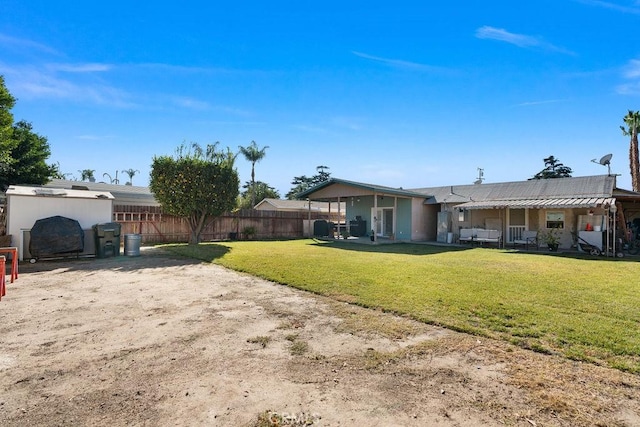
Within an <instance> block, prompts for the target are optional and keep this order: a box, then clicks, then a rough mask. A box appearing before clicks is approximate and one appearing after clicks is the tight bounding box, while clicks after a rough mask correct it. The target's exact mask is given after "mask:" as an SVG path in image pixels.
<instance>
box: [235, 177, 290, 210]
mask: <svg viewBox="0 0 640 427" xmlns="http://www.w3.org/2000/svg"><path fill="white" fill-rule="evenodd" d="M242 188H244V191H243V192H242V193H240V197H239V198H238V208H240V209H253V207H254V206H255V204H252V201H251V197H252V196H254V197H255V200H257V201H258V202H259V201H261V200H264V199H279V198H280V193H278V190H276V189H275V188H273V187H271V186H270V185H269V184H267V183H266V182H262V181H256V182H255V183H251V182H249V181H247V182H246V183H245V184H244V185H243V186H242Z"/></svg>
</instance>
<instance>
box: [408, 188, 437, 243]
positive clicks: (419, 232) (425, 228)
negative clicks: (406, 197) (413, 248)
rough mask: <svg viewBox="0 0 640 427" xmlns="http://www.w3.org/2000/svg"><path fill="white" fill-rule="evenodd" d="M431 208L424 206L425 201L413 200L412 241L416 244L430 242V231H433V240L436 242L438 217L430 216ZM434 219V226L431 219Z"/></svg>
mask: <svg viewBox="0 0 640 427" xmlns="http://www.w3.org/2000/svg"><path fill="white" fill-rule="evenodd" d="M430 208H431V206H427V205H425V204H424V199H419V198H414V199H411V240H413V241H416V242H424V241H427V240H430V239H429V237H430V233H429V231H431V230H433V231H434V233H433V239H434V240H435V229H436V222H435V218H436V217H437V216H436V215H432V214H430V210H433V209H430ZM432 217H433V218H434V221H433V224H431V222H430V218H432Z"/></svg>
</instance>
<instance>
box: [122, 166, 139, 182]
mask: <svg viewBox="0 0 640 427" xmlns="http://www.w3.org/2000/svg"><path fill="white" fill-rule="evenodd" d="M122 173H126V174H127V175H129V182H127V183H126V184H125V185H133V177H134V176H135V175H136V174H137V173H140V171H139V170H136V169H126V170H123V171H122Z"/></svg>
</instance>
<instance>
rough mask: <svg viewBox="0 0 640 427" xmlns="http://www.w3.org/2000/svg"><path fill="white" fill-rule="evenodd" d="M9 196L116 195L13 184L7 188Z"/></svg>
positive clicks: (110, 196)
mask: <svg viewBox="0 0 640 427" xmlns="http://www.w3.org/2000/svg"><path fill="white" fill-rule="evenodd" d="M7 196H27V197H61V198H70V199H111V200H113V199H114V197H113V195H112V194H111V193H109V192H108V191H86V190H72V189H61V188H43V187H29V186H23V185H12V186H10V187H9V188H8V189H7Z"/></svg>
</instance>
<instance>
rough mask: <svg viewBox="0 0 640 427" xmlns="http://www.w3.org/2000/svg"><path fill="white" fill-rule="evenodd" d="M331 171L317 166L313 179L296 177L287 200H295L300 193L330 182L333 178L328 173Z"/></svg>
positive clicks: (303, 176)
mask: <svg viewBox="0 0 640 427" xmlns="http://www.w3.org/2000/svg"><path fill="white" fill-rule="evenodd" d="M327 169H329V167H328V166H316V172H317V173H316V174H315V175H313V176H312V177H308V176H306V175H302V176H295V177H293V180H292V181H291V184H293V187H292V188H291V190H289V192H288V193H287V194H286V196H285V197H286V198H287V199H289V200H294V199H296V197H297V196H298V194H299V193H301V192H303V191H305V190H307V189H309V188H311V187H313V186H315V185H318V184H321V183H323V182H325V181H328V180H329V178H331V173H330V172H327Z"/></svg>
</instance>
